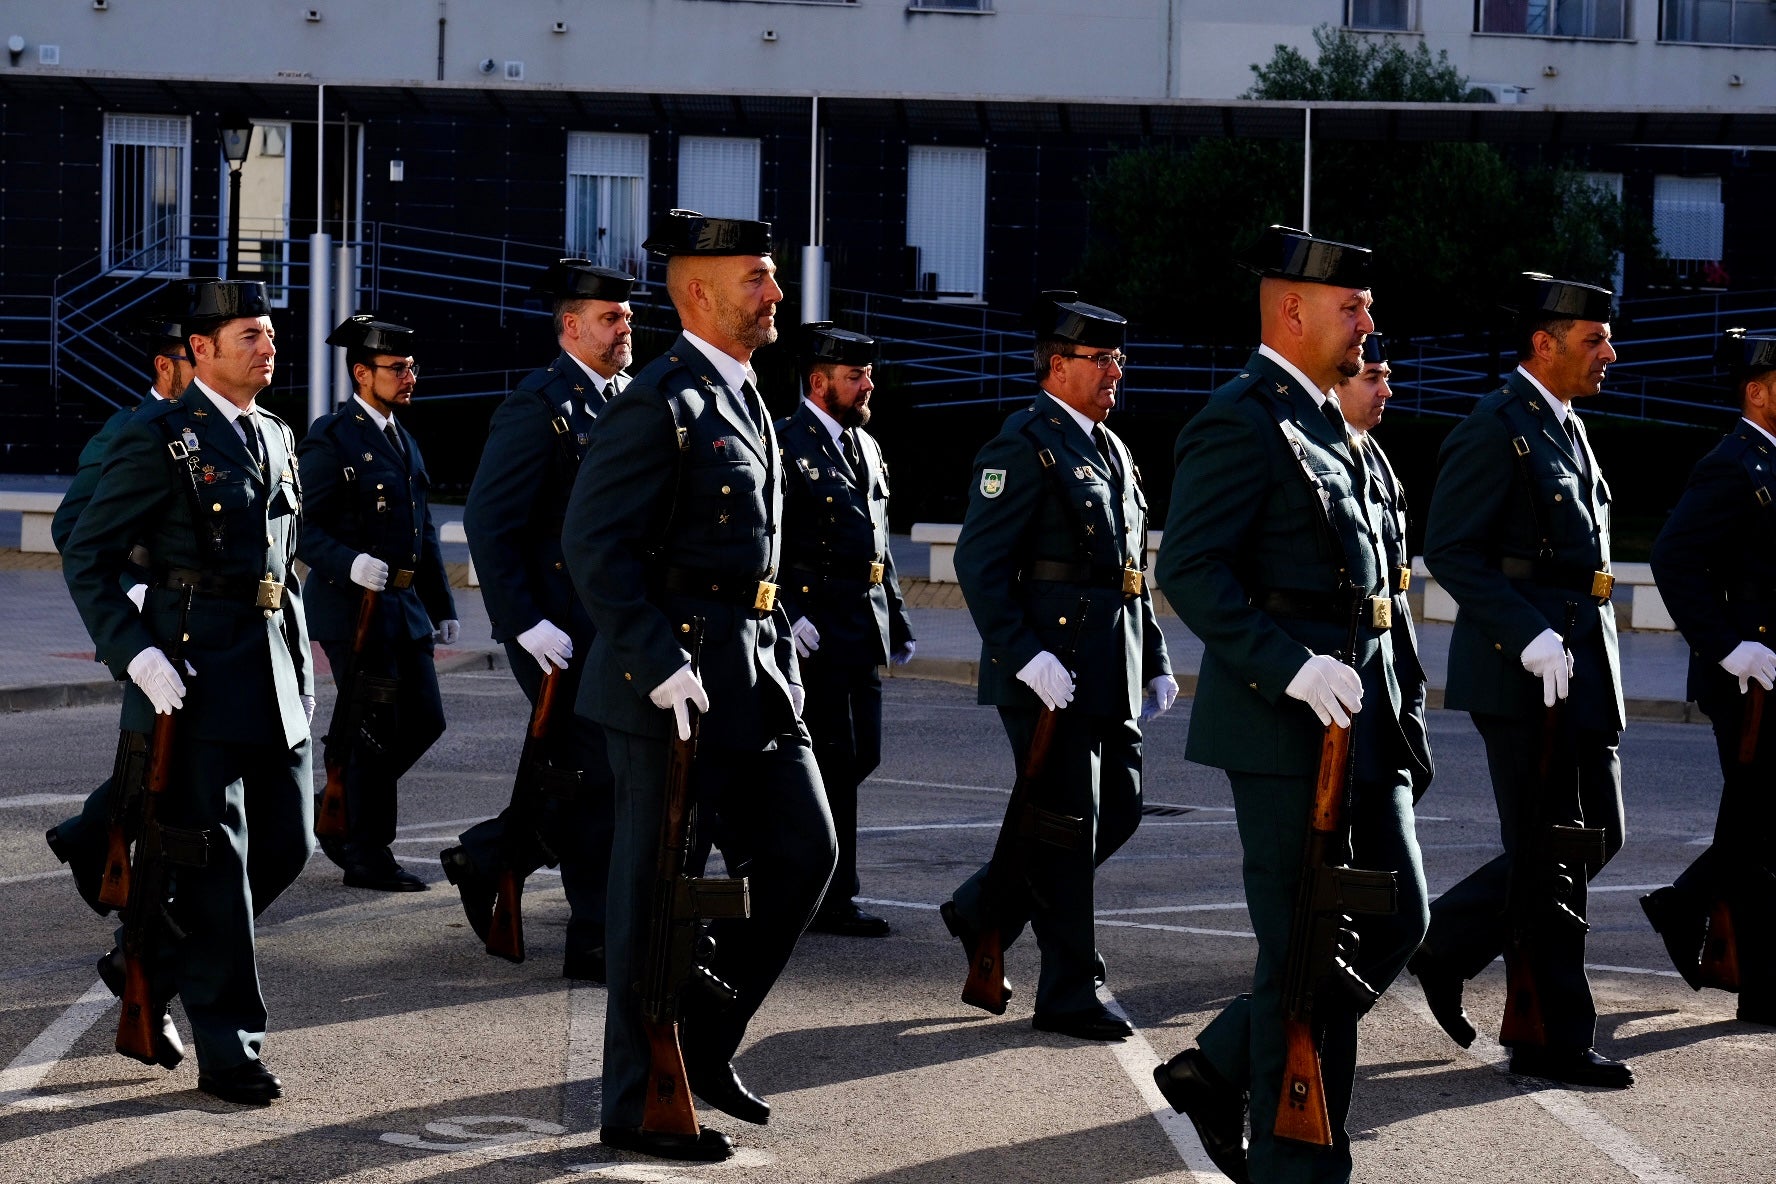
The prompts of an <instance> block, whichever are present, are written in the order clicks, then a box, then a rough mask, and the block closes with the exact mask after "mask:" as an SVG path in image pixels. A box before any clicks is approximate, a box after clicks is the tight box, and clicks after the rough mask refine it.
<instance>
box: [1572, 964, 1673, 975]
mask: <svg viewBox="0 0 1776 1184" xmlns="http://www.w3.org/2000/svg"><path fill="white" fill-rule="evenodd" d="M1585 969H1586V970H1595V971H1599V972H1600V973H1607V974H1650V975H1656V976H1658V977H1659V978H1682V977H1683V975H1681V974H1679V973H1678V972H1677V971H1675V970H1649V969H1648V968H1646V967H1645V966H1606V965H1604V964H1602V963H1596V962H1587V963H1585Z"/></svg>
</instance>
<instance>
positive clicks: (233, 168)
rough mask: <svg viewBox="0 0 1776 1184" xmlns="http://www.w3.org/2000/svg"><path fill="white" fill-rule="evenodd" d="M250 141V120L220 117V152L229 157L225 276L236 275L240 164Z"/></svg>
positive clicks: (237, 264)
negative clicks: (226, 265)
mask: <svg viewBox="0 0 1776 1184" xmlns="http://www.w3.org/2000/svg"><path fill="white" fill-rule="evenodd" d="M252 143H253V124H252V121H251V120H247V119H239V118H234V117H230V118H228V119H225V120H223V121H222V156H223V158H224V159H226V160H227V161H228V269H227V271H225V272H224V273H223V275H224V276H226V277H227V278H228V279H239V278H240V276H239V275H238V274H237V269H238V268H239V266H240V221H241V215H240V199H241V196H240V191H241V166H242V165H243V164H246V163H247V151H248V149H249V148H250V147H251V146H252Z"/></svg>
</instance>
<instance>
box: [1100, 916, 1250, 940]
mask: <svg viewBox="0 0 1776 1184" xmlns="http://www.w3.org/2000/svg"><path fill="white" fill-rule="evenodd" d="M1098 924H1100V925H1110V926H1113V927H1115V928H1117V929H1156V930H1158V931H1159V932H1161V933H1194V934H1196V935H1197V936H1199V937H1250V938H1255V937H1257V936H1258V935H1257V934H1256V933H1253V932H1252V931H1251V930H1249V929H1199V928H1197V927H1196V926H1194V925H1158V924H1155V923H1154V922H1152V921H1110V920H1105V919H1104V918H1101V917H1100V918H1099V919H1098Z"/></svg>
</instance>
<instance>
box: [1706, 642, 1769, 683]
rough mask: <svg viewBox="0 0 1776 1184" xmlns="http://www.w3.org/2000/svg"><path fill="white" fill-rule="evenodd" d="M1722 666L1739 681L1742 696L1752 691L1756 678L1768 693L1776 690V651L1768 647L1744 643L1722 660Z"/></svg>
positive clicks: (1735, 647) (1734, 648)
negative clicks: (1752, 683) (1752, 681)
mask: <svg viewBox="0 0 1776 1184" xmlns="http://www.w3.org/2000/svg"><path fill="white" fill-rule="evenodd" d="M1720 664H1721V669H1722V670H1725V671H1726V672H1727V673H1728V674H1731V675H1732V676H1733V677H1734V678H1737V679H1738V680H1739V693H1740V694H1741V695H1743V694H1744V693H1745V692H1746V691H1749V690H1750V689H1751V680H1752V679H1754V678H1755V679H1757V680H1758V682H1760V683H1761V684H1763V688H1764V689H1765V690H1766V691H1768V690H1776V651H1772V650H1771V649H1770V647H1769V646H1767V645H1759V644H1758V643H1757V642H1755V641H1742V642H1740V643H1739V644H1738V645H1736V646H1734V647H1733V652H1732V653H1730V654H1728V655H1727V656H1726V657H1724V658H1722V659H1721V661H1720Z"/></svg>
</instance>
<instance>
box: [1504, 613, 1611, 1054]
mask: <svg viewBox="0 0 1776 1184" xmlns="http://www.w3.org/2000/svg"><path fill="white" fill-rule="evenodd" d="M1578 611H1579V606H1578V605H1576V604H1573V603H1568V604H1567V606H1566V630H1565V632H1564V633H1562V634H1561V640H1562V641H1563V642H1564V643H1565V648H1566V650H1567V653H1568V654H1569V655H1570V654H1571V652H1572V635H1573V630H1574V629H1575V628H1576V627H1577V625H1578ZM1566 716H1567V705H1566V700H1564V699H1556V700H1555V702H1554V706H1552V707H1544V708H1543V709H1542V743H1541V753H1540V756H1539V758H1538V760H1537V764H1536V780H1535V783H1534V784H1533V785H1531V786H1530V787H1529V792H1528V793H1526V794H1524V795H1522V798H1521V800H1520V801H1519V802H1518V806H1517V841H1516V849H1515V850H1514V851H1513V852H1512V855H1511V880H1510V885H1509V887H1508V889H1507V890H1506V896H1505V916H1506V920H1507V922H1508V925H1507V932H1506V939H1505V1014H1504V1018H1503V1020H1502V1021H1501V1022H1500V1024H1499V1043H1500V1044H1503V1045H1507V1046H1509V1047H1512V1048H1515V1047H1518V1046H1519V1045H1521V1046H1524V1047H1529V1048H1545V1047H1547V1044H1548V1026H1547V1019H1546V1016H1545V1015H1544V1014H1543V1010H1542V992H1541V986H1540V984H1539V983H1538V982H1537V981H1536V969H1535V965H1534V963H1535V957H1536V954H1537V945H1538V938H1540V937H1541V936H1542V935H1543V934H1545V933H1547V932H1549V931H1550V930H1566V931H1567V932H1570V933H1577V934H1585V933H1589V932H1590V931H1591V923H1590V922H1589V921H1588V920H1586V918H1585V905H1584V901H1583V892H1584V883H1585V880H1586V879H1587V878H1589V875H1588V874H1589V870H1590V869H1591V868H1593V867H1601V866H1603V848H1604V844H1603V830H1602V828H1600V827H1592V826H1581V825H1574V824H1572V823H1566V822H1555V821H1553V818H1554V817H1556V815H1555V814H1554V811H1555V810H1556V809H1561V810H1563V811H1564V812H1565V814H1566V815H1567V816H1568V817H1574V818H1576V817H1579V816H1580V805H1579V769H1578V764H1577V761H1576V760H1575V758H1574V757H1573V753H1572V747H1571V732H1570V729H1569V728H1568V727H1567V723H1566Z"/></svg>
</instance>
